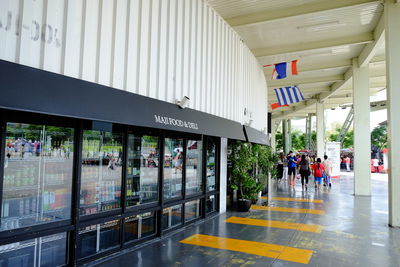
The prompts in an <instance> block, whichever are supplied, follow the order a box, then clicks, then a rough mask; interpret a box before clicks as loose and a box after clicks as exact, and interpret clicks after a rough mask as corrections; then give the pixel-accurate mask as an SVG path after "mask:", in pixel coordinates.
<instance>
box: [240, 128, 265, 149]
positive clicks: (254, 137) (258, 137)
mask: <svg viewBox="0 0 400 267" xmlns="http://www.w3.org/2000/svg"><path fill="white" fill-rule="evenodd" d="M243 131H244V133H245V135H246V141H247V142H250V143H256V144H261V145H270V144H269V138H268V135H266V134H265V133H263V132H261V131H259V130H256V129H254V128H251V127H250V126H246V125H244V126H243Z"/></svg>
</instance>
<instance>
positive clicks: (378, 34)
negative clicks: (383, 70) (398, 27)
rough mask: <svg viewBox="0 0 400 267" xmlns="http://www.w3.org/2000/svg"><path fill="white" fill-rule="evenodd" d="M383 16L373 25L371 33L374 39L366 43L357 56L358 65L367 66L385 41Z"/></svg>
mask: <svg viewBox="0 0 400 267" xmlns="http://www.w3.org/2000/svg"><path fill="white" fill-rule="evenodd" d="M383 17H384V16H383V15H382V16H381V18H380V20H379V22H378V24H377V26H376V27H375V30H374V33H373V34H374V41H373V42H372V43H369V44H367V45H366V46H365V47H364V49H363V50H362V51H361V53H360V55H359V57H358V62H359V63H358V64H359V66H360V67H364V66H367V65H368V64H369V63H370V62H371V60H372V59H373V58H374V56H375V55H376V52H377V51H378V49H379V48H380V47H382V45H383V43H384V41H385V23H384V20H383Z"/></svg>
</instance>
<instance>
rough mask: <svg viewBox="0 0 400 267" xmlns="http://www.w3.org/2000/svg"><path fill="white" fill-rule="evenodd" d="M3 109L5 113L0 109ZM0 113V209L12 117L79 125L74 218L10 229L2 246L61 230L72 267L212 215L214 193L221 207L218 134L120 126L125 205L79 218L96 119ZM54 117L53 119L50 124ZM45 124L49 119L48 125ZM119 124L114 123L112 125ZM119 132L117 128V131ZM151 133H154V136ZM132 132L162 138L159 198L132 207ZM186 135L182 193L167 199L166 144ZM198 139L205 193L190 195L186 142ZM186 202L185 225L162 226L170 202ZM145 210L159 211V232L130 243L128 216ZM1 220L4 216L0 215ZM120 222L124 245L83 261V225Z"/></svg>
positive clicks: (1, 238)
mask: <svg viewBox="0 0 400 267" xmlns="http://www.w3.org/2000/svg"><path fill="white" fill-rule="evenodd" d="M0 111H4V110H1V109H0ZM1 114H2V115H1V116H0V212H1V207H2V205H1V203H2V195H3V193H2V192H3V190H2V189H3V177H4V158H5V153H4V151H5V136H6V124H7V121H13V122H21V123H36V124H46V125H57V126H63V127H71V128H73V129H74V151H73V157H74V158H73V170H72V172H73V173H72V175H73V176H72V177H73V179H72V185H71V186H72V188H71V189H72V192H71V218H70V219H68V220H62V221H57V222H50V223H45V224H39V225H34V226H31V227H24V228H18V229H13V230H7V231H0V245H3V244H8V243H13V242H18V241H23V240H27V239H32V238H36V237H41V236H46V235H51V234H57V233H62V232H66V233H67V238H68V239H67V241H68V246H67V247H68V252H67V264H68V265H73V266H76V265H80V264H84V263H87V262H89V261H92V260H94V259H98V258H101V257H104V256H106V255H109V254H111V253H115V252H117V251H119V250H121V249H125V248H129V247H134V246H137V245H138V244H141V243H143V242H146V241H148V240H151V239H154V238H156V237H161V236H163V235H165V234H168V233H170V232H173V231H175V230H176V229H178V228H182V227H184V226H186V225H189V224H192V223H195V222H197V221H199V220H202V219H204V218H206V217H208V216H210V215H212V213H208V214H206V198H207V197H208V196H211V195H215V196H216V200H217V203H216V205H217V207H218V196H219V193H220V192H219V185H220V181H219V180H220V142H219V138H217V137H207V136H204V135H197V134H187V135H184V134H183V133H179V132H171V131H162V130H158V129H147V128H143V127H133V126H126V125H120V124H119V125H118V124H117V125H115V126H116V128H117V129H118V132H120V133H121V135H122V138H123V142H122V145H123V151H122V162H123V164H122V177H121V179H122V181H121V207H120V208H118V209H114V210H110V211H105V212H99V213H97V214H93V215H85V216H80V215H79V213H80V204H79V203H80V187H81V169H82V146H83V131H84V129H88V128H90V126H91V121H87V120H79V119H70V118H64V117H56V116H50V115H43V114H35V113H30V112H21V111H7V112H1ZM49 121H50V122H51V123H49ZM43 122H46V123H43ZM113 128H114V125H113ZM113 132H114V129H113ZM149 133H150V134H149ZM129 134H143V135H153V136H157V137H158V138H159V139H158V145H159V164H158V181H159V185H158V196H159V199H158V201H156V202H154V203H147V204H142V205H138V206H133V207H127V206H126V168H127V159H128V135H129ZM166 137H168V138H174V137H176V138H182V139H183V140H184V142H183V156H184V157H183V169H182V196H181V197H178V198H175V199H168V200H165V199H164V198H163V197H164V196H163V195H164V187H163V184H164V173H163V172H164V152H165V151H164V146H165V138H166ZM191 138H192V139H196V140H197V139H198V140H201V141H202V170H201V172H202V173H201V175H202V191H201V192H199V193H196V194H192V195H188V196H186V155H187V142H188V140H190V139H191ZM210 138H211V139H212V140H214V141H215V143H216V166H215V168H216V188H217V189H216V190H214V191H211V192H207V177H206V175H207V168H206V153H207V150H206V148H207V142H209V139H210ZM197 199H199V200H200V217H199V218H196V219H193V220H190V221H187V222H186V221H185V203H187V202H190V201H193V200H197ZM176 205H181V206H182V216H181V221H182V223H181V224H180V225H178V226H175V227H172V228H170V229H166V230H162V227H163V225H162V216H163V209H164V208H168V207H171V206H176ZM146 212H154V216H155V220H156V222H155V224H156V225H155V233H154V235H151V236H148V237H145V238H141V239H138V240H132V241H127V242H125V219H126V217H129V216H133V215H139V214H143V213H146ZM0 220H1V218H0ZM112 220H119V224H120V236H119V237H120V244H119V245H118V246H116V247H112V248H110V249H107V250H103V251H101V252H99V253H97V254H94V255H91V256H89V257H85V258H81V259H78V246H77V244H78V241H79V229H81V228H82V227H85V226H89V225H95V224H99V223H104V222H107V221H112Z"/></svg>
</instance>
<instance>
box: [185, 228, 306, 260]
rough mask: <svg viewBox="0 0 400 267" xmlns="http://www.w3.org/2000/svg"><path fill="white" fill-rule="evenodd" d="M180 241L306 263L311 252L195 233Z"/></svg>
mask: <svg viewBox="0 0 400 267" xmlns="http://www.w3.org/2000/svg"><path fill="white" fill-rule="evenodd" d="M180 243H183V244H190V245H196V246H203V247H209V248H217V249H225V250H231V251H238V252H243V253H248V254H253V255H258V256H264V257H268V258H274V259H279V260H284V261H291V262H297V263H303V264H308V263H309V261H310V259H311V257H312V255H313V252H314V251H312V250H308V249H299V248H294V247H287V246H282V245H274V244H268V243H261V242H254V241H246V240H239V239H232V238H225V237H218V236H210V235H201V234H195V235H192V236H190V237H188V238H186V239H184V240H181V241H180Z"/></svg>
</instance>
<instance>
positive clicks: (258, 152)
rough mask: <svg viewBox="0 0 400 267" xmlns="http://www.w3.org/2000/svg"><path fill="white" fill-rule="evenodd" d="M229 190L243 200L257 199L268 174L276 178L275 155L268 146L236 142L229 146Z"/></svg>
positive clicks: (265, 183)
mask: <svg viewBox="0 0 400 267" xmlns="http://www.w3.org/2000/svg"><path fill="white" fill-rule="evenodd" d="M231 151H232V152H231V154H230V156H229V157H230V160H231V162H232V180H231V185H230V186H231V188H232V189H233V190H238V191H239V193H240V197H241V198H244V199H249V200H254V199H257V194H258V192H260V191H261V190H262V189H263V188H265V186H266V185H267V182H268V173H271V175H272V176H276V170H275V163H276V161H277V158H276V155H274V154H273V153H272V149H271V148H270V147H268V146H263V145H258V144H254V145H253V144H251V143H244V142H240V141H237V142H235V143H234V144H233V145H231Z"/></svg>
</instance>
